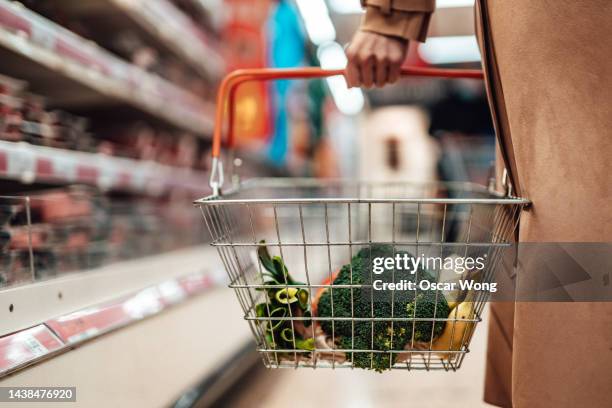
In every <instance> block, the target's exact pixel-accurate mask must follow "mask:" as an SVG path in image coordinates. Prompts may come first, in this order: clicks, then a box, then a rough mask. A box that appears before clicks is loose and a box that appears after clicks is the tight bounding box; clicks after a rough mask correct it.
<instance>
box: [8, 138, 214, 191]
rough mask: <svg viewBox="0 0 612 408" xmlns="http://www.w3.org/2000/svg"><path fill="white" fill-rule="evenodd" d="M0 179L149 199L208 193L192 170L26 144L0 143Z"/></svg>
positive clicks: (204, 181) (204, 179)
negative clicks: (171, 194) (73, 186)
mask: <svg viewBox="0 0 612 408" xmlns="http://www.w3.org/2000/svg"><path fill="white" fill-rule="evenodd" d="M0 177H4V178H8V179H12V180H18V181H21V182H25V183H33V182H52V183H80V184H88V185H95V186H97V187H99V188H101V189H102V190H113V191H125V192H134V193H145V194H150V195H160V194H162V193H164V192H167V191H169V190H175V189H182V190H186V191H189V192H192V193H194V194H195V195H196V196H203V195H205V194H206V192H207V191H208V187H207V176H206V175H205V174H204V173H201V172H197V171H194V170H191V169H187V168H178V167H170V166H165V165H162V164H159V163H156V162H152V161H138V160H131V159H124V158H120V157H113V156H107V155H104V154H98V153H84V152H77V151H72V150H64V149H57V148H52V147H43V146H35V145H31V144H29V143H25V142H17V143H15V142H7V141H0Z"/></svg>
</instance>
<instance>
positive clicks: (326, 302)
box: [316, 244, 449, 372]
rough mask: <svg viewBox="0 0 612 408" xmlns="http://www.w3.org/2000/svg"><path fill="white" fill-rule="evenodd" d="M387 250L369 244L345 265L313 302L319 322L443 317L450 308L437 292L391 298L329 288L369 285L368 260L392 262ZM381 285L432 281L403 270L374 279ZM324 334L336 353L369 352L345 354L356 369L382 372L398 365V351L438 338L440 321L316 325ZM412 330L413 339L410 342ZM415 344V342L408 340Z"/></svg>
mask: <svg viewBox="0 0 612 408" xmlns="http://www.w3.org/2000/svg"><path fill="white" fill-rule="evenodd" d="M395 254H400V255H403V254H407V253H406V252H403V251H397V252H395V251H394V249H393V247H392V246H389V245H380V244H372V245H371V247H366V248H363V249H361V250H360V251H359V252H358V253H357V254H356V255H355V256H354V257H353V259H351V262H350V264H346V265H344V266H343V267H342V268H341V269H340V272H339V273H338V274H337V276H336V277H335V278H334V279H333V281H332V287H331V288H329V289H325V290H324V291H323V293H321V295H320V297H319V298H318V302H317V305H316V310H317V316H318V317H324V318H332V317H333V318H338V317H341V318H372V317H374V318H387V319H388V318H391V317H392V316H393V317H395V318H414V317H416V318H433V317H434V315H435V317H438V318H445V317H446V316H448V313H449V307H448V304H447V302H446V299H445V297H444V295H443V294H442V292H440V291H421V290H417V291H416V297H415V293H414V292H413V291H404V292H401V293H400V292H398V293H396V294H395V295H392V294H391V292H390V291H384V292H379V293H376V294H374V293H372V289H371V288H368V289H367V290H362V289H360V288H333V286H334V285H366V286H367V285H369V284H371V278H372V272H371V268H372V260H373V259H374V258H377V257H393V256H394V255H395ZM408 255H409V256H411V255H410V254H408ZM378 277H379V278H380V279H383V281H386V282H392V281H395V282H399V281H400V280H403V279H405V280H409V281H413V282H416V281H417V280H423V279H426V280H429V281H434V278H433V276H432V275H431V274H430V273H429V272H426V271H425V270H422V269H421V270H418V271H417V272H416V273H415V274H411V273H410V272H409V271H406V270H398V269H385V271H384V272H383V273H382V274H380V275H378ZM319 322H320V325H321V328H322V329H323V331H324V332H325V334H326V335H328V336H329V337H331V338H332V339H333V340H332V341H335V346H337V347H339V348H340V349H355V350H371V351H367V352H350V353H347V354H348V355H347V358H349V359H350V360H351V361H352V362H353V365H354V366H355V367H359V368H365V369H373V370H376V371H379V372H380V371H383V370H387V369H390V368H391V366H392V365H393V364H394V363H395V362H396V361H397V359H398V354H399V353H397V352H394V353H391V352H389V351H390V350H396V351H398V350H404V349H405V348H406V347H416V346H418V345H419V344H416V345H415V342H416V343H421V344H420V345H421V346H423V344H422V343H424V342H428V343H429V342H430V341H431V340H432V339H435V338H436V337H437V336H439V335H440V334H441V333H442V331H443V329H444V322H443V321H440V322H437V323H436V324H435V325H434V324H433V322H432V321H391V320H383V321H375V322H373V321H365V320H357V321H355V320H351V319H349V320H334V319H328V320H320V321H319ZM413 331H414V339H413ZM413 340H414V341H413Z"/></svg>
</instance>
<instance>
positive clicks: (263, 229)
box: [195, 68, 529, 371]
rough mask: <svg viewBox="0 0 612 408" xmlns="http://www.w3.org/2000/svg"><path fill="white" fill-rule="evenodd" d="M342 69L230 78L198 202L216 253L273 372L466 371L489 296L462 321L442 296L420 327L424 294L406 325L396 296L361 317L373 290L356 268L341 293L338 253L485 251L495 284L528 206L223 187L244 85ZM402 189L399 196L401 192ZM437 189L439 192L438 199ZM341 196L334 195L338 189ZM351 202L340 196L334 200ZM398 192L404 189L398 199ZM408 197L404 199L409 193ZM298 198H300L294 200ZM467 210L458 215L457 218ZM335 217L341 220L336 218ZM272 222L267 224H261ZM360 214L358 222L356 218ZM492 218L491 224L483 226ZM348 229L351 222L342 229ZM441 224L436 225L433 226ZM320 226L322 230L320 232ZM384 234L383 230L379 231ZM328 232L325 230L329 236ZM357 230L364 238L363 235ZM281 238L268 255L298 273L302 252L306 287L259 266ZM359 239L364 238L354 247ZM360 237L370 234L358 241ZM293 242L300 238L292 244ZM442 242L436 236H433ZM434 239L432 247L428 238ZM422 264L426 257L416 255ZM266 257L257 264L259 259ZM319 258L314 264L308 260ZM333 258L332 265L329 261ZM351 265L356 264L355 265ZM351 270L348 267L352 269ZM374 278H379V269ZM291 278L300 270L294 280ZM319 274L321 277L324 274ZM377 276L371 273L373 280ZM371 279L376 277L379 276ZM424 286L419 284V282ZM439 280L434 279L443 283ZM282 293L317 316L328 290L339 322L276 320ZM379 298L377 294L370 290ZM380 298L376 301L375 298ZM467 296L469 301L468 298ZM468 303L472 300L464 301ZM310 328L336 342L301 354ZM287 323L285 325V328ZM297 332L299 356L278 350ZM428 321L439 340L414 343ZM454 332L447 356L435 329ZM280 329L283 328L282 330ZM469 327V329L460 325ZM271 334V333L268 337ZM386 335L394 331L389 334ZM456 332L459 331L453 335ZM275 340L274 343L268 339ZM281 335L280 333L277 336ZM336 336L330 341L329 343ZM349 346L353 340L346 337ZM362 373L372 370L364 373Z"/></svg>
mask: <svg viewBox="0 0 612 408" xmlns="http://www.w3.org/2000/svg"><path fill="white" fill-rule="evenodd" d="M340 73H341V71H340V70H335V71H324V70H320V69H314V68H311V69H301V70H245V71H238V72H235V73H233V74H230V75H229V76H228V77H226V79H225V80H224V82H223V83H222V85H221V88H220V92H219V95H218V101H217V122H216V126H215V134H214V138H213V162H212V171H211V178H210V186H211V188H212V191H213V194H212V195H210V196H208V197H205V198H202V199H199V200H196V201H195V204H196V206H198V207H199V208H200V209H201V211H202V215H203V217H204V219H205V222H206V225H207V227H208V229H209V231H210V233H211V236H212V245H213V246H214V247H216V248H217V250H218V253H219V256H220V258H221V260H222V262H223V264H224V267H225V269H226V271H227V273H228V275H229V278H230V284H229V287H230V288H232V289H233V290H234V291H235V293H236V295H237V297H238V301H239V303H240V305H241V307H242V309H243V313H244V318H245V320H247V321H248V322H249V327H250V329H251V331H252V333H253V336H254V338H255V340H256V343H257V350H258V352H259V353H260V354H261V356H262V359H263V362H264V364H265V365H266V367H274V368H282V367H291V368H297V367H311V368H317V367H331V368H355V367H356V364H355V356H356V355H364V354H365V355H369V356H370V367H369V368H380V366H377V367H374V360H375V355H376V356H378V355H386V356H388V358H389V360H388V361H389V364H388V367H384V368H385V369H386V368H389V369H391V368H393V369H406V370H446V371H449V370H452V371H454V370H457V369H458V368H459V367H460V366H461V364H462V362H463V360H464V357H465V355H466V354H467V353H468V352H469V348H468V346H469V343H470V340H471V337H472V335H473V333H474V331H475V328H476V325H477V323H478V322H480V321H481V316H482V310H483V308H484V305H485V302H486V300H487V294H486V292H478V293H475V294H473V295H471V297H470V298H469V299H470V301H471V303H470V305H471V307H470V312H469V313H468V316H467V317H459V316H458V315H457V309H458V308H457V307H455V309H454V311H455V314H454V316H452V313H451V315H449V316H448V317H438V314H437V307H438V300H439V298H438V296H439V293H441V292H440V291H436V297H435V303H434V305H435V306H434V312H433V316H432V317H425V318H419V317H417V316H416V310H417V309H418V306H417V305H418V301H417V297H416V293H415V298H414V308H413V310H415V314H414V315H413V316H397V315H396V313H395V310H394V307H395V304H396V302H395V299H394V296H395V295H394V292H392V294H391V296H392V297H391V315H390V316H383V317H381V316H376V314H375V312H374V300H373V298H372V299H371V300H370V303H369V305H370V308H371V315H370V316H361V317H359V316H355V310H356V309H355V307H354V303H353V302H354V299H353V297H354V291H355V290H362V289H364V288H365V289H368V288H371V287H372V285H371V284H353V270H352V266H351V268H350V282H351V283H350V284H345V285H334V284H333V268H332V264H334V263H336V264H337V260H335V259H332V258H333V257H332V253H334V254H336V253H337V252H338V251H344V252H345V253H346V259H347V260H349V261H350V260H351V259H352V258H353V256H354V255H355V251H356V250H358V249H357V248H364V247H366V248H367V247H369V248H370V256H371V251H372V246H373V245H377V244H384V245H389V246H391V247H392V248H393V254H394V255H395V253H396V251H398V250H401V248H404V247H407V246H408V247H415V248H416V249H417V253H418V252H419V251H418V249H419V248H423V247H430V248H433V247H436V248H438V247H439V250H440V254H442V253H443V250H444V249H445V248H462V249H463V250H464V251H465V253H466V254H467V252H468V250H471V249H473V248H480V250H481V251H484V253H487V254H488V255H489V256H488V262H487V268H486V271H485V272H484V273H483V274H482V275H481V276H480V278H479V279H480V281H481V282H491V281H492V279H493V275H494V273H495V271H496V269H497V268H498V266H499V262H500V260H501V256H499V255H500V251H501V250H502V249H503V248H508V247H509V246H511V244H512V243H513V241H514V238H515V231H516V229H517V226H518V220H519V214H520V212H521V210H522V209H523V208H524V207H526V206H527V205H529V201H528V200H526V199H522V198H517V197H510V196H507V195H506V196H504V195H500V194H498V193H495V192H492V191H489V190H488V189H487V188H484V187H481V186H476V185H473V184H468V183H428V184H420V183H419V184H418V186H420V187H419V188H420V189H421V190H420V191H419V192H417V193H416V194H415V190H414V186H415V185H417V184H412V183H384V182H383V183H372V182H359V181H346V180H334V181H329V180H328V181H322V180H312V179H293V178H292V179H255V180H249V181H247V182H244V183H239V184H236V185H234V187H233V188H232V189H231V190H229V191H223V192H222V186H223V181H224V180H223V167H222V165H221V160H220V155H221V133H222V128H223V123H224V109H223V107H224V106H225V103H226V100H227V99H229V109H228V115H229V122H228V144H229V146H230V156H229V157H230V163H231V162H232V160H233V150H232V149H231V147H232V145H233V129H232V128H233V115H234V102H235V92H236V89H237V86H238V85H239V84H241V83H244V82H246V81H251V80H272V79H281V78H313V77H325V76H330V75H338V74H340ZM403 74H416V75H426V76H446V77H467V78H482V73H481V72H480V71H459V70H446V71H441V70H434V69H407V70H404V71H403ZM398 188H399V190H398ZM432 188H433V190H432ZM334 189H335V190H334ZM344 189H348V191H350V192H349V193H348V194H347V193H342V194H338V195H334V194H333V192H334V191H343V190H344ZM376 189H379V190H380V189H382V190H384V193H383V194H382V195H376V194H372V192H373V191H374V190H376ZM394 189H395V190H394ZM402 189H403V190H402ZM436 189H444V190H447V191H450V190H453V191H460V192H461V194H459V198H457V196H456V195H455V196H451V197H450V198H449V197H444V198H442V197H439V198H433V197H436V195H431V191H436ZM292 192H293V193H292ZM337 208H340V209H341V210H340V211H337V210H334V209H337ZM375 208H384V209H387V210H390V214H391V217H390V219H389V218H388V217H386V218H385V219H386V222H390V224H391V236H390V238H388V239H383V240H376V239H375V238H373V227H372V226H373V217H377V215H376V214H377V211H376V210H375ZM458 209H459V210H458ZM345 210H346V214H347V216H346V217H344V216H340V217H336V215H338V214H336V213H339V212H342V211H345ZM334 211H335V212H334ZM457 211H459V213H460V214H461V216H463V217H464V218H466V219H464V220H463V223H462V224H461V225H462V227H461V229H462V232H461V234H462V237H460V238H457V237H452V238H451V239H449V238H448V236H449V235H448V231H447V225H448V223H449V217H450V216H451V212H452V213H453V214H454V215H453V217H455V216H457V214H455V213H456V212H457ZM285 213H293V215H291V216H290V217H289V218H290V220H291V221H290V224H291V225H293V226H295V227H296V228H295V230H294V231H293V232H292V233H290V234H288V233H287V232H286V231H284V230H283V228H281V226H280V223H279V219H282V217H284V216H285V215H284V214H285ZM262 214H263V216H262ZM356 214H357V215H356ZM406 215H412V216H413V221H414V222H413V225H412V227H413V232H411V233H414V235H413V236H410V234H411V233H406V234H407V236H406V234H405V235H404V236H400V235H402V234H398V233H397V231H396V227H397V226H398V225H400V224H401V223H402V221H401V219H403V218H402V217H405V216H406ZM310 216H313V219H317V218H318V219H319V221H321V220H322V222H323V224H321V227H320V228H319V230H318V232H319V233H321V234H322V238H318V239H314V240H313V239H311V238H310V236H309V233H307V229H308V228H311V227H312V225H311V224H310V222H311V220H310V219H309V218H308V217H310ZM481 217H484V218H481ZM260 218H267V219H268V220H270V223H269V224H268V225H267V226H262V225H259V224H260V222H259V219H260ZM343 220H344V221H343ZM475 220H479V221H478V222H479V225H480V235H479V237H480V238H481V239H478V240H475V239H474V237H473V235H474V232H473V225H475ZM336 221H339V222H340V224H341V226H342V228H338V229H335V224H334V225H332V226H330V224H331V222H336ZM434 221H436V222H434ZM426 222H429V223H430V225H431V228H432V230H431V231H430V233H429V234H426V233H425V232H424V225H425V223H426ZM314 224H316V223H314ZM375 225H377V226H378V225H379V223H378V222H377V223H376V224H375ZM340 229H345V230H346V233H347V234H348V235H347V237H348V238H347V239H333V235H334V234H335V233H337V231H339V230H340ZM321 230H322V231H321ZM356 230H359V231H357V232H356ZM270 231H271V232H272V235H271V236H272V239H271V240H267V241H266V246H267V247H269V248H271V249H274V250H275V251H276V252H277V253H278V254H279V255H280V259H281V261H282V264H284V265H287V266H288V267H289V268H290V269H293V268H294V266H295V265H296V263H294V264H292V263H291V261H290V260H289V258H290V256H288V255H290V254H295V253H301V254H302V256H301V258H302V259H301V262H300V263H301V264H302V266H303V268H304V272H305V273H304V276H305V278H306V279H305V280H306V282H305V283H303V284H302V283H300V284H289V283H287V280H285V283H283V284H278V285H275V284H272V285H271V284H269V283H266V281H265V278H264V270H263V269H264V268H263V266H262V262H261V261H260V260H254V259H253V258H254V256H253V254H254V253H256V252H257V248H259V247H260V246H261V245H262V244H261V242H260V241H261V239H262V236H263V235H265V234H268V233H270ZM355 234H357V236H359V237H360V238H359V239H354V238H353V237H354V235H355ZM359 234H361V235H359ZM288 235H289V236H291V238H293V239H289V237H288ZM434 235H435V237H434ZM425 238H428V239H425ZM310 251H321V252H322V253H324V254H325V253H326V258H327V259H326V264H327V265H326V266H324V267H322V268H321V267H317V266H316V265H315V262H313V259H312V256H310V255H309V252H310ZM417 256H418V255H417ZM255 258H257V256H255ZM309 258H310V259H309ZM323 258H325V256H323ZM347 262H348V261H347ZM344 263H346V262H344ZM317 268H318V269H319V272H320V270H323V273H324V274H326V278H327V280H328V282H327V283H324V282H322V283H319V282H318V281H317V280H316V279H315V277H314V275H316V271H315V269H317ZM370 271H371V270H370ZM290 272H291V271H290ZM319 274H320V273H319ZM392 274H393V276H392V279H395V272H392ZM370 275H371V272H370ZM370 277H372V276H370ZM416 279H418V272H417V276H415V280H416ZM439 279H440V271H439V270H438V271H437V273H436V276H435V280H436V282H439ZM269 289H279V290H283V289H284V290H286V291H287V292H286V293H289V289H296V290H299V289H303V290H306V291H307V294H308V302H309V307H310V308H312V303H311V299H312V296H313V294H314V293H315V291H318V290H327V291H329V293H330V296H331V299H332V300H331V305H332V306H331V316H326V317H321V316H316V315H313V316H310V317H307V316H298V315H296V316H294V315H293V314H294V313H293V312H292V308H291V307H289V306H288V307H287V310H288V316H287V315H283V316H282V317H274V316H272V314H273V311H271V310H270V307H271V300H270V299H269V298H268V295H267V292H266V290H269ZM342 289H348V290H350V295H351V313H350V314H351V315H350V316H337V315H334V301H333V293H334V290H336V291H337V290H342ZM370 293H373V291H370ZM371 296H373V295H371ZM467 296H469V295H466V297H465V298H467ZM465 298H464V299H465ZM262 302H265V308H266V309H267V315H266V316H258V315H257V313H256V309H257V305H259V304H262ZM305 321H310V322H312V324H310V326H309V327H310V330H311V332H312V338H315V337H318V336H321V334H317V333H316V331H317V330H319V329H320V328H321V322H325V321H327V322H330V323H331V327H332V330H331V335H330V334H329V333H324V334H323V336H324V338H325V339H326V340H325V346H321V345H317V344H315V346H314V348H312V347H311V348H309V349H305V348H299V347H298V346H297V344H296V327H299V326H300V325H304V322H305ZM276 322H278V323H276ZM283 322H285V323H289V324H290V328H291V331H290V332H291V340H290V341H288V342H287V344H289V346H291V347H278V346H276V343H277V341H276V340H275V338H274V336H275V329H273V328H274V327H278V326H279V325H281V324H283ZM341 322H351V326H352V331H351V339H350V341H351V347H350V348H348V347H342V348H340V347H338V345H337V343H336V340H337V338H336V329H335V328H334V325H340V324H341ZM384 322H390V326H389V327H390V345H389V346H388V347H386V346H385V347H383V348H380V347H376V348H375V347H374V337H375V324H378V323H384ZM419 322H423V323H429V324H430V325H431V335H430V336H429V341H427V342H422V341H420V342H419V341H415V327H416V325H417V324H419ZM360 323H366V324H367V323H369V324H370V325H371V327H372V330H371V343H370V347H369V348H356V347H354V342H355V334H354V329H355V325H356V324H360ZM439 323H442V324H441V325H440V326H441V327H444V328H446V327H447V326H448V325H449V324H452V328H451V335H450V341H449V346H448V348H442V349H440V348H439V347H438V348H436V349H434V343H435V340H436V338H435V336H434V329H435V328H436V326H437V325H438V324H439ZM275 324H277V326H275ZM460 324H463V326H458V325H460ZM396 325H397V327H400V328H403V329H405V328H406V327H410V326H411V328H412V333H411V335H410V338H409V340H408V341H409V343H410V346H409V347H408V345H407V344H406V345H405V347H404V348H401V349H399V348H396V347H394V344H393V341H394V336H395V327H396ZM267 327H268V328H270V327H271V328H272V329H270V330H268V329H267ZM384 327H386V326H384ZM448 327H450V326H448ZM456 327H461V328H459V329H457V330H463V332H462V334H461V339H460V342H459V344H456V343H455V334H454V332H455V328H456ZM268 331H269V332H270V333H271V337H272V341H270V337H268V336H266V334H267V332H268ZM276 335H277V336H278V333H277V334H276ZM330 337H331V339H329V338H330ZM344 337H346V336H344ZM360 367H362V368H368V367H364V366H363V364H361V365H360Z"/></svg>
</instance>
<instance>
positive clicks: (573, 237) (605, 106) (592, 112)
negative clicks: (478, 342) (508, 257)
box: [362, 0, 612, 408]
mask: <svg viewBox="0 0 612 408" xmlns="http://www.w3.org/2000/svg"><path fill="white" fill-rule="evenodd" d="M362 3H364V4H365V5H367V12H366V16H365V18H364V21H363V23H362V29H365V30H369V31H374V32H380V33H385V34H390V35H397V36H401V37H404V38H409V39H417V40H422V39H423V38H424V35H425V34H424V33H426V30H427V24H428V22H429V17H430V14H429V13H430V11H429V10H433V3H434V0H363V1H362ZM476 13H477V19H476V20H477V31H478V33H479V36H480V42H481V48H482V51H483V66H484V68H485V71H486V74H487V75H486V76H487V87H488V92H489V102H490V105H491V109H492V113H493V117H494V123H495V127H496V132H497V135H498V140H499V141H500V146H501V151H502V152H503V153H504V154H503V155H502V156H505V157H504V158H505V159H506V160H505V162H506V163H507V166H506V167H510V170H511V173H512V175H513V178H514V189H515V192H516V193H518V194H520V195H522V196H524V197H527V198H529V199H531V200H532V202H533V206H532V209H531V210H529V211H527V212H525V213H523V215H522V218H521V224H520V233H519V234H520V239H521V240H522V241H524V242H558V241H563V242H610V241H612V131H611V129H612V102H611V99H610V98H611V95H612V52H610V39H612V23H611V21H612V2H611V1H610V0H589V1H576V0H555V1H543V0H479V1H478V4H477V10H476ZM399 21H403V22H401V23H399ZM526 273H537V271H526ZM568 328H569V329H568ZM489 334H490V336H489V350H488V357H487V379H486V384H485V400H486V401H488V402H490V403H493V404H496V405H500V406H515V407H521V408H522V407H527V408H532V407H612V377H611V373H612V303H537V304H535V303H526V302H518V303H516V304H500V303H497V304H493V305H492V308H491V325H490V329H489Z"/></svg>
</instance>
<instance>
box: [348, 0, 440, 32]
mask: <svg viewBox="0 0 612 408" xmlns="http://www.w3.org/2000/svg"><path fill="white" fill-rule="evenodd" d="M368 1H371V0H368ZM368 4H369V3H368ZM394 6H395V2H394ZM430 20H431V12H425V11H400V10H397V9H395V8H394V9H392V10H391V12H390V13H385V12H384V11H383V10H382V9H381V8H380V7H377V6H370V5H368V6H367V8H366V12H365V14H364V16H363V20H362V21H361V27H360V29H361V30H363V31H370V32H373V33H378V34H384V35H389V36H393V37H400V38H404V39H406V40H416V41H420V42H424V41H425V39H426V38H427V29H428V28H429V22H430Z"/></svg>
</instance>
